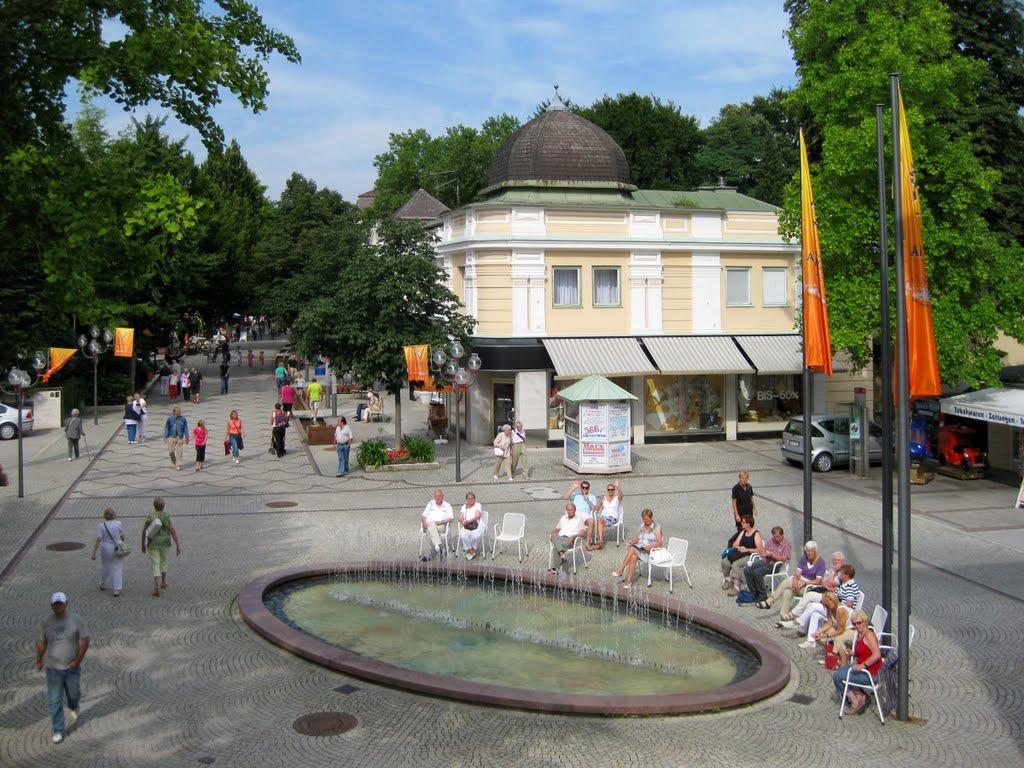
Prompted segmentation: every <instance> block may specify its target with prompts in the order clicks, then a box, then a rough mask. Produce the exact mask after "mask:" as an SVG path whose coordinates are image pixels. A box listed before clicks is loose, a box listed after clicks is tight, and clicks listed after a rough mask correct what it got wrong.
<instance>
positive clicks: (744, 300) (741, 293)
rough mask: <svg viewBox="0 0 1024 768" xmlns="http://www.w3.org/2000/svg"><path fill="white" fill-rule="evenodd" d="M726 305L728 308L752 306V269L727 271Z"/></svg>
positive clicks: (728, 269) (739, 268)
mask: <svg viewBox="0 0 1024 768" xmlns="http://www.w3.org/2000/svg"><path fill="white" fill-rule="evenodd" d="M725 304H726V306H728V307H749V306H750V268H749V267H736V268H733V267H729V268H726V270H725Z"/></svg>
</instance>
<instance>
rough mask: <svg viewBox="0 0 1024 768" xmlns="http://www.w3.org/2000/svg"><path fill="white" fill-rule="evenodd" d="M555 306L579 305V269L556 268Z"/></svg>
mask: <svg viewBox="0 0 1024 768" xmlns="http://www.w3.org/2000/svg"><path fill="white" fill-rule="evenodd" d="M554 291H555V306H570V307H571V306H578V305H579V303H580V273H579V270H577V269H556V270H554Z"/></svg>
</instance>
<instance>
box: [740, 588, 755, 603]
mask: <svg viewBox="0 0 1024 768" xmlns="http://www.w3.org/2000/svg"><path fill="white" fill-rule="evenodd" d="M736 602H737V603H738V604H739V605H744V604H746V603H756V602H757V595H755V594H754V593H753V592H751V591H750V590H749V589H741V590H740V591H739V594H738V595H736Z"/></svg>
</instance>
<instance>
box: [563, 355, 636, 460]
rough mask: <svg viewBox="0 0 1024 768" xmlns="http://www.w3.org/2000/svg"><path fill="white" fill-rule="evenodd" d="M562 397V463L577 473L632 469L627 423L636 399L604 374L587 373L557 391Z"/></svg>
mask: <svg viewBox="0 0 1024 768" xmlns="http://www.w3.org/2000/svg"><path fill="white" fill-rule="evenodd" d="M558 397H559V398H560V399H561V400H563V401H565V445H564V448H563V453H562V463H563V464H565V466H567V467H569V468H571V469H573V470H575V471H576V472H579V473H581V474H605V475H607V474H613V473H618V472H632V471H633V464H632V456H631V452H630V443H629V439H630V425H631V424H632V422H633V416H632V410H633V408H632V401H633V400H637V399H638V398H637V397H635V396H634V395H633V394H631V393H630V392H627V391H626V390H624V389H623V388H622V387H620V386H618V385H617V384H613V383H612V382H610V381H609V380H608V379H606V378H605V377H604V376H598V375H593V376H588V377H587V378H585V379H582V380H580V381H577V382H576V383H575V384H573V385H572V386H570V387H567V388H566V389H563V390H562V391H561V392H559V393H558Z"/></svg>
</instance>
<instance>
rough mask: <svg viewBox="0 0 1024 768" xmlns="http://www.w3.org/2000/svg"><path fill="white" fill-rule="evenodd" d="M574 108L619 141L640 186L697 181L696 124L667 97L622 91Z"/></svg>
mask: <svg viewBox="0 0 1024 768" xmlns="http://www.w3.org/2000/svg"><path fill="white" fill-rule="evenodd" d="M578 113H579V114H580V115H581V116H582V117H585V118H586V119H587V120H590V121H591V122H592V123H595V124H596V125H598V126H600V127H601V128H603V129H604V130H606V131H607V132H608V133H609V134H610V135H611V137H612V138H613V139H615V141H617V142H618V144H619V146H620V147H622V151H623V152H624V153H625V154H626V160H627V161H628V162H629V171H630V176H631V177H632V180H633V183H634V184H636V185H637V186H638V187H640V188H641V189H693V188H694V187H696V186H697V185H698V184H700V183H701V181H702V180H701V178H700V172H699V171H698V169H697V164H696V159H695V158H696V155H697V152H698V151H699V150H700V147H701V143H702V141H703V136H702V134H701V130H700V123H699V122H698V120H697V118H695V117H691V116H689V115H684V114H683V113H682V111H681V110H680V108H679V107H678V106H676V105H675V104H674V103H672V102H671V101H666V102H663V101H662V100H661V99H659V98H657V97H656V96H641V95H639V94H637V93H626V94H623V93H620V94H619V95H618V96H615V97H611V96H605V97H604V98H602V99H599V100H597V101H595V102H594V103H593V104H591V105H590V106H589V107H586V108H585V109H581V110H578Z"/></svg>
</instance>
